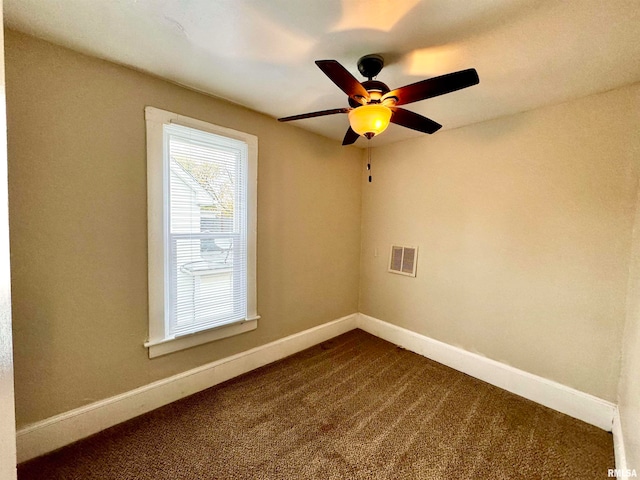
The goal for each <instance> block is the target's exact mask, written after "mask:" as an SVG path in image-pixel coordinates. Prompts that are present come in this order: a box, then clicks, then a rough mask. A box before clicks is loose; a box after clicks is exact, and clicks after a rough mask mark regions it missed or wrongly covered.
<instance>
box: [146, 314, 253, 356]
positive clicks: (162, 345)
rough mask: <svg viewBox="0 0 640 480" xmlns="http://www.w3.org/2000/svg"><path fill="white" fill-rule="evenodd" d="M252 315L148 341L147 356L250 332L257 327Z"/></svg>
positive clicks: (160, 354) (159, 354)
mask: <svg viewBox="0 0 640 480" xmlns="http://www.w3.org/2000/svg"><path fill="white" fill-rule="evenodd" d="M259 318H260V317H259V316H258V317H252V318H249V319H247V320H244V321H242V322H237V323H232V324H229V325H222V326H220V327H217V328H212V329H209V330H205V331H202V332H198V333H193V334H191V335H185V336H183V337H177V338H169V339H166V340H156V341H149V342H146V343H145V344H144V346H145V347H147V348H148V349H149V358H155V357H160V356H162V355H167V354H168V353H173V352H177V351H179V350H184V349H186V348H191V347H195V346H197V345H202V344H204V343H209V342H213V341H214V340H220V339H222V338H227V337H232V336H234V335H239V334H241V333H245V332H250V331H251V330H255V329H256V328H258V319H259Z"/></svg>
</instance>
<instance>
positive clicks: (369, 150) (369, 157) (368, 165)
mask: <svg viewBox="0 0 640 480" xmlns="http://www.w3.org/2000/svg"><path fill="white" fill-rule="evenodd" d="M367 171H368V172H369V183H371V139H370V138H368V139H367Z"/></svg>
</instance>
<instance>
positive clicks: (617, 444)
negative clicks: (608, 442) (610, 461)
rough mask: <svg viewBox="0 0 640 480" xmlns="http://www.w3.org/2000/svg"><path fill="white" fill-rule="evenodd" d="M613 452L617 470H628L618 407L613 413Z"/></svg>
mask: <svg viewBox="0 0 640 480" xmlns="http://www.w3.org/2000/svg"><path fill="white" fill-rule="evenodd" d="M611 433H612V434H613V453H614V455H615V457H616V470H622V471H626V470H627V455H626V452H625V448H624V435H623V433H622V423H621V422H620V410H619V409H618V407H616V409H615V412H614V414H613V430H612V432H611Z"/></svg>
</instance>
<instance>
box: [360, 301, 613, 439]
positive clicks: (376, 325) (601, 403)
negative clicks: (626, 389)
mask: <svg viewBox="0 0 640 480" xmlns="http://www.w3.org/2000/svg"><path fill="white" fill-rule="evenodd" d="M357 325H358V328H361V329H362V330H364V331H366V332H368V333H370V334H372V335H375V336H376V337H380V338H382V339H384V340H387V341H389V342H391V343H394V344H396V345H400V346H401V347H403V348H406V349H407V350H411V351H412V352H415V353H418V354H420V355H422V356H424V357H427V358H430V359H432V360H435V361H436V362H438V363H442V364H444V365H447V366H448V367H451V368H454V369H456V370H458V371H460V372H463V373H466V374H467V375H471V376H472V377H475V378H478V379H480V380H483V381H485V382H487V383H490V384H492V385H495V386H496V387H500V388H502V389H504V390H507V391H509V392H512V393H515V394H516V395H519V396H521V397H524V398H527V399H529V400H532V401H534V402H536V403H539V404H542V405H544V406H546V407H549V408H552V409H554V410H557V411H559V412H561V413H564V414H566V415H569V416H571V417H574V418H577V419H579V420H582V421H583V422H587V423H589V424H591V425H595V426H596V427H599V428H601V429H603V430H606V431H608V432H610V431H611V429H612V426H613V418H614V413H615V411H616V406H615V405H614V404H613V403H611V402H607V401H606V400H602V399H601V398H598V397H595V396H593V395H589V394H588V393H584V392H580V391H578V390H575V389H573V388H570V387H567V386H565V385H562V384H560V383H556V382H553V381H551V380H547V379H546V378H542V377H539V376H537V375H533V374H531V373H528V372H525V371H523V370H519V369H517V368H514V367H511V366H509V365H505V364H504V363H500V362H497V361H495V360H491V359H489V358H486V357H483V356H481V355H477V354H475V353H471V352H468V351H466V350H463V349H461V348H457V347H454V346H451V345H449V344H446V343H443V342H440V341H438V340H434V339H432V338H429V337H426V336H424V335H421V334H419V333H416V332H413V331H411V330H407V329H405V328H402V327H398V326H396V325H392V324H390V323H387V322H383V321H382V320H378V319H377V318H373V317H370V316H368V315H364V314H362V313H361V314H359V315H358V321H357Z"/></svg>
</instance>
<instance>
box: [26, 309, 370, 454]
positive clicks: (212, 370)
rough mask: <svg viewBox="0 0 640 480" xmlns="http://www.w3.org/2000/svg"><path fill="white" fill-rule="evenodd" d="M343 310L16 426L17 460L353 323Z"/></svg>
mask: <svg viewBox="0 0 640 480" xmlns="http://www.w3.org/2000/svg"><path fill="white" fill-rule="evenodd" d="M356 319H357V314H355V313H354V314H352V315H348V316H346V317H342V318H339V319H337V320H334V321H332V322H329V323H325V324H323V325H319V326H317V327H314V328H310V329H309V330H304V331H302V332H299V333H295V334H293V335H290V336H288V337H285V338H282V339H280V340H276V341H274V342H271V343H268V344H266V345H262V346H259V347H256V348H252V349H251V350H247V351H246V352H242V353H238V354H236V355H233V356H231V357H227V358H223V359H221V360H218V361H215V362H212V363H209V364H207V365H203V366H201V367H198V368H194V369H192V370H189V371H186V372H183V373H179V374H177V375H174V376H172V377H169V378H165V379H163V380H159V381H157V382H153V383H151V384H149V385H145V386H143V387H140V388H136V389H135V390H131V391H129V392H125V393H123V394H120V395H116V396H114V397H110V398H107V399H104V400H100V401H98V402H95V403H91V404H89V405H85V406H83V407H80V408H76V409H74V410H71V411H68V412H65V413H62V414H60V415H56V416H54V417H50V418H48V419H46V420H43V421H41V422H37V423H34V424H31V425H28V426H26V427H24V428H21V429H20V430H19V431H18V433H17V447H18V462H25V461H27V460H30V459H32V458H35V457H37V456H40V455H44V454H45V453H48V452H51V451H53V450H56V449H58V448H60V447H63V446H65V445H68V444H70V443H72V442H75V441H77V440H80V439H82V438H85V437H88V436H89V435H93V434H94V433H98V432H99V431H101V430H104V429H106V428H109V427H112V426H113V425H116V424H118V423H121V422H124V421H126V420H129V419H131V418H134V417H136V416H138V415H141V414H143V413H146V412H149V411H151V410H153V409H155V408H158V407H161V406H163V405H166V404H168V403H171V402H174V401H176V400H179V399H181V398H184V397H186V396H189V395H192V394H194V393H196V392H199V391H201V390H204V389H206V388H209V387H212V386H214V385H217V384H219V383H222V382H225V381H227V380H229V379H231V378H234V377H237V376H238V375H242V374H243V373H247V372H250V371H251V370H254V369H256V368H258V367H262V366H263V365H266V364H268V363H272V362H275V361H277V360H280V359H282V358H285V357H287V356H289V355H293V354H294V353H297V352H300V351H302V350H304V349H306V348H309V347H312V346H314V345H317V344H318V343H321V342H324V341H326V340H329V339H330V338H333V337H336V336H338V335H341V334H343V333H346V332H348V331H350V330H353V329H354V328H356Z"/></svg>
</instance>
